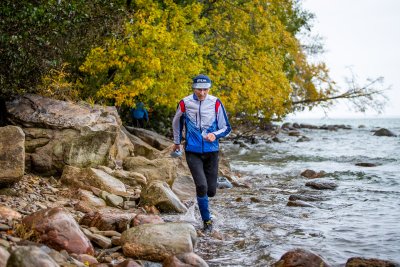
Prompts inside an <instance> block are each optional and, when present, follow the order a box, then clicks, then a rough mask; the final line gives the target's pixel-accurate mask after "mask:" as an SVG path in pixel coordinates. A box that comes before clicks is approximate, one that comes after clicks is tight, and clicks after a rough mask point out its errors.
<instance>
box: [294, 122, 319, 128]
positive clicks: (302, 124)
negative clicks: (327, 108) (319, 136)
mask: <svg viewBox="0 0 400 267" xmlns="http://www.w3.org/2000/svg"><path fill="white" fill-rule="evenodd" d="M293 126H294V125H293ZM299 128H305V129H318V126H315V125H312V124H308V123H300V125H299Z"/></svg>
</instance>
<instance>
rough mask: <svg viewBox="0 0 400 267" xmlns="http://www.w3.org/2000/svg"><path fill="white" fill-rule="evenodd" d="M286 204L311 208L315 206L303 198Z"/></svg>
mask: <svg viewBox="0 0 400 267" xmlns="http://www.w3.org/2000/svg"><path fill="white" fill-rule="evenodd" d="M286 206H288V207H311V208H315V206H314V205H312V204H310V203H307V202H305V201H302V200H295V201H289V202H288V203H287V204H286Z"/></svg>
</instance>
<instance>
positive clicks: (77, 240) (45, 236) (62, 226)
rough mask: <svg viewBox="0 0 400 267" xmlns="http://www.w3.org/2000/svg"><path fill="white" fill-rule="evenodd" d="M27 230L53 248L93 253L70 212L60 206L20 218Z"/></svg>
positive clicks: (90, 245) (70, 251) (78, 252)
mask: <svg viewBox="0 0 400 267" xmlns="http://www.w3.org/2000/svg"><path fill="white" fill-rule="evenodd" d="M22 225H23V226H24V228H25V229H27V231H29V230H32V231H33V234H34V237H35V238H37V239H38V240H40V242H41V243H43V244H46V245H47V246H49V247H51V248H54V249H55V250H62V249H65V250H66V251H68V252H69V253H76V254H89V255H93V254H94V249H93V246H92V244H91V243H90V241H89V240H88V239H87V237H86V236H85V235H84V233H83V232H82V231H81V230H80V228H79V225H78V223H77V222H76V221H75V219H74V218H73V217H72V215H71V214H69V213H68V212H66V211H65V210H63V209H62V208H51V209H45V210H41V211H38V212H36V213H33V214H31V215H29V216H26V217H25V218H24V219H23V220H22Z"/></svg>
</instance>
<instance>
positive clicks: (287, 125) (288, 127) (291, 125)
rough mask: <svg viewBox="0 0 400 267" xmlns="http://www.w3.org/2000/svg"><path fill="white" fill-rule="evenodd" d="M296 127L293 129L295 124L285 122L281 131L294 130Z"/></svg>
mask: <svg viewBox="0 0 400 267" xmlns="http://www.w3.org/2000/svg"><path fill="white" fill-rule="evenodd" d="M293 128H294V127H293V124H292V123H290V122H285V123H284V124H282V126H281V129H288V130H291V129H293Z"/></svg>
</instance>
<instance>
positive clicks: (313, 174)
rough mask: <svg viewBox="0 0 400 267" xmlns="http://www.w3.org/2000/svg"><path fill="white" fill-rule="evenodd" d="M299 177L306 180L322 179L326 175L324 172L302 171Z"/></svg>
mask: <svg viewBox="0 0 400 267" xmlns="http://www.w3.org/2000/svg"><path fill="white" fill-rule="evenodd" d="M300 175H301V176H303V177H306V178H310V179H315V178H321V177H324V176H325V175H326V172H324V171H319V172H316V171H314V170H310V169H307V170H305V171H303V172H302V173H301V174H300Z"/></svg>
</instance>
